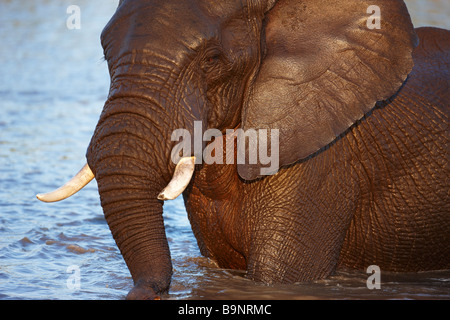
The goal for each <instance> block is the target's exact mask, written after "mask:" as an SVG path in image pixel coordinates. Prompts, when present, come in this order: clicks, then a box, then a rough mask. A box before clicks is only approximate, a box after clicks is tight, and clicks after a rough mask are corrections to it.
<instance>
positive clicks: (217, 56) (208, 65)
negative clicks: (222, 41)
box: [203, 50, 221, 71]
mask: <svg viewBox="0 0 450 320" xmlns="http://www.w3.org/2000/svg"><path fill="white" fill-rule="evenodd" d="M220 60H221V53H220V52H219V51H218V50H214V51H213V52H210V53H209V54H208V55H206V57H205V59H204V63H203V67H204V68H203V69H204V70H205V71H209V70H211V69H213V68H214V67H215V66H217V64H218V63H219V62H220Z"/></svg>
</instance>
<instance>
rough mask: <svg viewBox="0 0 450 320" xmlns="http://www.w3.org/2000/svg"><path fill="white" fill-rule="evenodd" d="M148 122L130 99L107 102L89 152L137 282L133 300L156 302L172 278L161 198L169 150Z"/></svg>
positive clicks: (109, 218)
mask: <svg viewBox="0 0 450 320" xmlns="http://www.w3.org/2000/svg"><path fill="white" fill-rule="evenodd" d="M125 103H126V104H127V106H126V107H124V106H123V104H125ZM124 108H127V110H128V111H127V112H125V113H124V110H125V109H124ZM131 110H134V111H131ZM148 122H149V120H148V119H145V118H144V117H143V114H142V113H141V114H140V113H139V111H137V109H133V107H132V106H131V107H130V101H123V100H122V101H120V99H118V100H115V101H114V102H107V104H106V105H105V109H104V111H103V113H102V116H101V118H100V121H99V123H98V125H97V128H96V130H95V133H94V136H93V138H92V141H91V144H90V146H89V148H88V152H87V160H88V165H89V167H90V168H92V171H93V172H94V174H95V177H96V180H97V183H98V190H99V193H100V199H101V205H102V207H103V212H104V214H105V218H106V221H107V222H108V225H109V228H110V230H111V232H112V235H113V237H114V239H115V241H116V243H117V246H118V247H119V249H120V251H121V253H122V256H123V257H124V259H125V262H126V264H127V266H128V269H129V270H130V273H131V276H132V278H133V281H134V284H135V287H134V289H133V290H131V291H130V293H129V295H128V298H132V299H136V298H139V299H142V298H143V299H149V298H150V299H152V298H153V299H154V298H157V297H158V296H159V295H160V294H163V293H164V292H166V291H167V290H168V288H169V285H170V280H171V276H172V263H171V258H170V251H169V246H168V243H167V238H166V234H165V228H164V221H163V216H162V213H163V202H162V201H160V200H158V198H157V197H158V195H159V193H160V192H161V190H163V188H164V187H165V186H166V185H167V184H168V182H169V180H170V170H169V167H168V165H167V163H165V164H164V165H163V164H162V163H163V162H164V158H165V157H164V150H165V149H168V146H166V147H163V146H162V145H161V144H160V143H159V141H164V140H163V139H161V137H160V136H161V135H162V134H163V133H161V132H158V130H157V129H156V128H154V127H150V126H148V124H147V123H148ZM156 151H158V152H156Z"/></svg>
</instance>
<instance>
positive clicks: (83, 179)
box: [36, 164, 94, 202]
mask: <svg viewBox="0 0 450 320" xmlns="http://www.w3.org/2000/svg"><path fill="white" fill-rule="evenodd" d="M92 179H94V174H93V173H92V170H91V168H89V166H88V165H87V164H86V165H85V166H84V167H83V168H82V169H81V170H80V172H78V173H77V174H76V175H75V177H73V178H72V179H70V181H68V182H67V183H66V184H65V185H63V186H62V187H60V188H59V189H56V190H55V191H52V192H49V193H41V194H38V195H37V196H36V198H38V199H39V200H41V201H43V202H56V201H61V200H64V199H66V198H68V197H70V196H72V195H74V194H75V193H77V192H78V191H80V190H81V189H83V187H84V186H86V185H87V184H88V183H89V182H90V181H91V180H92Z"/></svg>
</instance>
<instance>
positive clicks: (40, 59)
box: [0, 0, 450, 299]
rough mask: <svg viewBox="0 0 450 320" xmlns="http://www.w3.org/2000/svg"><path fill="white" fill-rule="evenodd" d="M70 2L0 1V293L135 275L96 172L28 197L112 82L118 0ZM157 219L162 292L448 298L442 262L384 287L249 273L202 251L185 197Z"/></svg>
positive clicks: (100, 290) (436, 14)
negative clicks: (63, 192) (162, 250)
mask: <svg viewBox="0 0 450 320" xmlns="http://www.w3.org/2000/svg"><path fill="white" fill-rule="evenodd" d="M444 2H445V1H422V0H420V1H413V0H410V1H407V3H408V4H411V8H413V9H414V10H413V18H414V20H415V21H416V23H419V24H429V23H433V22H436V23H437V24H439V23H442V24H445V23H448V21H450V20H449V19H448V17H449V15H448V14H446V13H445V7H444ZM71 4H72V1H68V0H36V1H5V0H0V22H1V25H2V28H0V39H1V41H2V46H0V64H1V65H2V74H1V76H0V108H1V110H2V114H1V117H0V132H1V133H0V184H1V188H0V299H123V298H124V297H125V295H126V294H127V292H128V291H129V290H130V289H131V286H132V280H131V277H130V275H129V273H128V270H127V268H126V265H125V263H124V261H123V259H122V257H121V255H120V253H119V250H118V249H117V247H116V245H115V243H114V240H113V239H112V237H111V234H110V232H109V229H108V226H107V224H106V222H105V220H104V218H103V213H102V210H101V207H100V204H99V198H98V193H97V185H96V183H95V181H94V182H92V183H91V184H90V185H88V186H87V187H86V188H85V189H84V190H83V191H82V192H80V193H79V194H77V195H75V196H74V197H72V198H70V199H68V200H66V201H64V202H61V203H55V204H43V203H40V202H38V201H37V200H36V199H35V194H36V193H38V192H43V191H47V190H51V189H53V188H55V187H58V186H59V185H60V184H61V183H62V182H64V181H66V180H67V179H68V178H70V177H71V176H72V174H73V173H75V172H77V170H78V169H79V168H81V166H82V165H83V164H84V161H85V159H84V154H85V151H86V147H87V145H88V143H89V140H90V137H91V134H92V132H93V130H94V127H95V124H96V122H97V120H98V117H99V114H100V112H101V108H102V106H103V103H104V100H105V99H106V96H107V93H108V89H109V77H108V71H107V66H106V63H105V62H104V61H102V55H103V52H102V49H101V47H100V43H99V35H100V33H101V30H102V28H103V26H104V25H105V24H106V23H107V21H108V20H109V18H110V17H111V15H112V14H113V12H114V10H115V8H116V5H117V0H114V1H113V0H111V1H101V2H92V1H87V0H77V5H78V6H79V7H80V8H81V29H80V30H69V29H67V28H66V19H67V17H68V15H67V13H66V9H67V7H68V6H69V5H71ZM447 7H448V6H447ZM447 27H449V26H447ZM164 218H165V223H166V230H167V236H168V239H169V245H170V248H171V252H172V259H173V265H174V277H173V280H172V287H171V291H170V294H169V295H168V296H167V298H168V299H372V298H382V299H431V298H444V299H450V283H449V279H450V272H449V271H443V272H438V271H437V272H426V273H418V274H389V273H385V272H382V274H381V289H380V290H369V289H368V288H367V286H366V281H367V278H368V276H369V275H368V274H366V273H365V272H364V271H363V270H362V271H360V272H355V271H340V272H339V273H337V274H336V275H335V276H333V277H331V278H330V279H327V280H321V281H316V282H312V283H306V284H294V285H276V286H265V285H261V284H257V283H254V282H252V281H249V280H247V279H246V278H245V277H244V276H245V274H244V273H243V272H240V271H231V270H223V269H219V268H217V267H216V266H215V264H214V263H213V262H212V261H210V260H208V259H206V258H203V257H201V255H200V252H199V250H198V247H197V243H196V240H195V238H194V236H193V234H192V231H191V229H190V225H189V221H188V219H187V217H186V212H185V209H184V206H183V202H182V200H181V199H177V200H175V201H173V202H168V203H166V204H165V213H164ZM74 270H75V271H74ZM76 270H78V271H79V273H78V274H77V273H76ZM77 277H78V280H79V281H78V282H77V281H75V280H77V279H76V278H77ZM77 285H79V286H77Z"/></svg>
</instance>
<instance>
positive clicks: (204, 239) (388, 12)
mask: <svg viewBox="0 0 450 320" xmlns="http://www.w3.org/2000/svg"><path fill="white" fill-rule="evenodd" d="M369 8H375V9H377V10H378V14H374V12H376V11H377V10H375V11H371V10H372V9H370V10H368V9H369ZM377 19H378V20H377ZM377 23H378V25H377ZM101 44H102V47H103V49H104V54H105V59H106V61H107V63H108V68H109V73H110V78H111V86H110V91H109V95H108V98H107V100H106V102H105V105H104V108H103V111H102V113H101V115H100V118H99V121H98V124H97V126H96V128H95V131H94V134H93V136H92V139H91V141H90V144H89V146H88V148H87V153H86V158H87V164H86V165H85V166H84V168H83V169H82V170H81V171H80V172H79V173H78V174H77V175H76V176H75V177H74V179H72V180H71V181H69V182H68V183H67V184H65V185H64V186H63V187H61V188H59V189H58V190H56V191H54V192H49V193H45V194H39V195H38V198H39V199H40V200H42V201H46V202H51V201H59V200H62V199H64V198H66V197H68V196H70V195H72V194H74V193H75V192H77V191H78V190H80V189H81V188H82V187H83V186H84V185H86V184H87V183H88V182H89V181H91V180H92V179H93V178H94V177H95V179H96V181H97V183H98V190H99V194H100V200H101V206H102V208H103V211H104V215H105V219H106V221H107V223H108V225H109V228H110V230H111V233H112V235H113V237H114V239H115V242H116V244H117V246H118V248H119V249H120V252H121V254H122V256H123V258H124V260H125V262H126V264H127V267H128V269H129V271H130V273H131V276H132V279H133V283H134V286H133V288H132V289H131V290H130V292H129V293H128V295H127V298H128V299H155V298H160V297H164V295H165V294H167V293H168V291H169V288H170V282H171V277H172V262H171V256H170V250H169V245H168V241H167V238H166V234H165V229H164V220H163V215H162V213H163V204H164V201H167V200H170V199H174V198H176V197H177V196H179V195H181V194H182V196H183V199H184V204H185V207H186V211H187V214H188V217H189V221H190V223H191V226H192V230H193V233H194V235H195V237H196V239H197V242H198V246H199V249H200V251H201V254H202V255H204V256H205V257H208V258H210V259H212V260H214V261H216V262H217V264H218V266H219V267H221V268H230V269H242V270H245V271H246V277H248V278H249V279H251V280H254V281H255V282H262V283H265V284H268V285H271V284H277V283H296V282H307V281H313V280H316V279H324V278H327V277H329V276H330V275H332V274H333V273H334V272H335V271H336V270H338V269H340V268H347V269H357V270H363V269H364V270H365V268H367V267H368V266H370V265H377V266H379V267H380V269H381V270H382V271H394V272H418V271H422V270H439V269H448V268H450V241H449V240H450V238H449V236H450V206H449V201H448V192H449V179H448V177H449V168H448V160H449V155H448V140H449V136H448V114H449V108H448V102H449V94H448V92H449V90H448V87H449V74H450V73H449V52H450V32H449V31H448V30H445V29H440V28H435V27H421V28H414V26H413V24H412V22H411V18H410V16H409V13H408V11H407V8H406V5H405V4H404V2H403V1H401V0H389V1H386V0H384V1H383V0H370V1H368V0H340V1H337V0H314V1H313V0H239V1H238V0H228V1H204V0H188V1H174V0H166V1H156V0H141V1H130V0H122V1H120V3H119V6H118V8H117V10H116V12H115V13H114V15H113V17H112V18H111V20H110V21H109V22H108V24H107V25H106V26H105V28H104V30H103V31H102V34H101ZM178 129H184V130H185V131H186V132H188V133H191V134H192V135H194V136H195V135H196V133H198V132H205V133H206V132H208V130H212V129H215V131H214V132H216V133H217V132H219V133H220V136H217V135H214V136H213V135H211V136H210V137H207V138H208V139H203V141H201V143H200V144H199V143H197V144H196V143H195V141H194V142H192V141H188V142H187V143H186V144H185V145H183V147H185V148H184V149H180V150H179V149H177V148H176V147H177V146H179V145H180V140H181V139H178V140H177V139H174V138H173V133H174V132H175V131H176V130H178ZM230 130H231V131H230ZM238 130H241V132H244V133H247V132H249V131H250V130H254V131H255V132H259V133H261V132H263V131H262V130H266V131H264V132H265V133H266V134H269V133H270V134H273V135H272V136H274V135H275V134H277V137H278V140H274V141H275V143H271V145H270V148H269V147H268V146H267V141H265V142H264V139H263V138H262V135H261V134H260V136H259V138H258V137H257V140H256V142H257V143H256V144H254V145H253V146H251V145H250V138H249V136H246V137H244V143H243V147H242V146H241V147H240V148H238V141H237V140H238V139H237V138H236V136H233V134H226V132H229V131H230V132H237V131H238ZM245 139H247V143H245V141H246V140H245ZM263 142H264V143H263ZM263 144H265V145H266V147H267V150H266V151H267V154H269V151H270V152H272V153H273V154H275V155H276V156H277V162H278V166H277V168H276V170H275V171H274V172H271V173H270V174H262V169H263V168H266V167H267V163H264V162H263V161H262V160H261V159H257V160H256V161H253V162H251V161H246V160H245V159H246V157H248V158H250V155H251V154H252V152H255V150H256V149H255V145H256V146H262V145H263ZM212 145H214V146H219V145H222V147H223V146H224V145H226V146H229V145H231V146H232V148H230V149H227V151H226V152H224V153H223V154H222V155H221V156H222V157H223V159H227V161H225V162H224V161H222V163H220V161H216V162H212V163H211V162H207V161H206V158H205V157H204V153H202V150H203V151H205V150H206V148H208V146H212ZM174 150H175V152H174ZM186 150H190V153H189V152H188V151H186ZM192 150H194V151H192ZM195 150H200V152H198V151H195ZM214 150H215V151H218V150H219V149H218V148H214ZM174 155H175V156H176V157H178V162H176V161H173V158H174ZM211 155H213V153H211ZM239 155H243V159H244V161H241V162H239V161H237V158H238V156H239ZM202 156H203V157H202ZM219 156H220V155H219ZM219 158H220V157H219ZM230 159H231V161H228V160H230ZM241 160H242V159H241ZM162 190H163V191H162Z"/></svg>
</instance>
